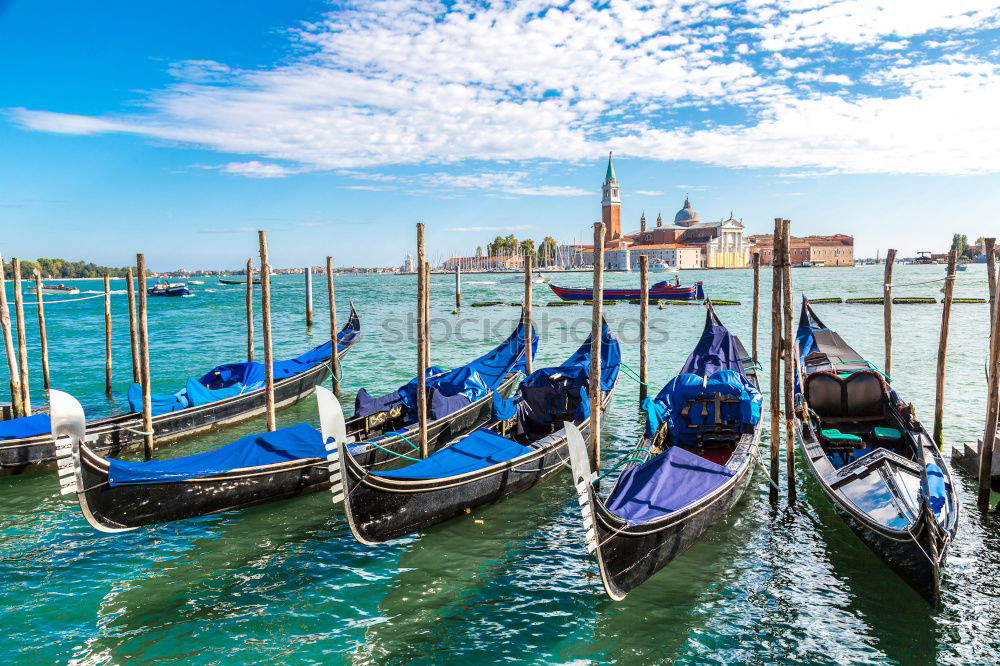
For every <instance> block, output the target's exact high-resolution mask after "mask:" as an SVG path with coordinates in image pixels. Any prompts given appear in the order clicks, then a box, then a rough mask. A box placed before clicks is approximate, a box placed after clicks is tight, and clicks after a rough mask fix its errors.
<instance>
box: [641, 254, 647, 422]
mask: <svg viewBox="0 0 1000 666" xmlns="http://www.w3.org/2000/svg"><path fill="white" fill-rule="evenodd" d="M648 394H649V257H648V256H647V255H645V254H642V255H639V404H640V405H642V401H643V400H645V399H646V396H647V395H648Z"/></svg>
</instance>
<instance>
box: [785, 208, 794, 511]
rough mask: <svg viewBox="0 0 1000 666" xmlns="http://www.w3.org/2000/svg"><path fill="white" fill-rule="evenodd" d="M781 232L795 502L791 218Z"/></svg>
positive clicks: (789, 478) (788, 465)
mask: <svg viewBox="0 0 1000 666" xmlns="http://www.w3.org/2000/svg"><path fill="white" fill-rule="evenodd" d="M781 226H782V235H781V255H782V259H781V263H782V264H783V265H782V268H781V286H782V296H781V306H782V310H783V313H784V314H783V317H782V320H783V322H784V327H783V329H784V332H783V334H782V342H783V343H784V344H783V349H784V356H785V477H786V479H785V483H786V484H788V503H789V504H790V505H791V504H795V386H794V382H793V379H792V378H793V373H794V370H795V367H796V364H797V362H798V361H797V359H796V358H795V350H794V347H793V345H794V343H795V336H794V335H793V334H792V256H791V245H792V234H791V228H792V222H791V220H782V225H781Z"/></svg>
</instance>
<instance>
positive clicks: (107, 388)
mask: <svg viewBox="0 0 1000 666" xmlns="http://www.w3.org/2000/svg"><path fill="white" fill-rule="evenodd" d="M111 366H112V359H111V277H110V276H109V275H108V274H107V273H105V274H104V395H106V396H108V397H109V398H110V397H111Z"/></svg>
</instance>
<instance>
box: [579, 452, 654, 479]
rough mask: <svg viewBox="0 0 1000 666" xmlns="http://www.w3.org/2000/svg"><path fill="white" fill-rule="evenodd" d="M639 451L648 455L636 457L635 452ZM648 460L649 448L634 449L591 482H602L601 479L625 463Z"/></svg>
mask: <svg viewBox="0 0 1000 666" xmlns="http://www.w3.org/2000/svg"><path fill="white" fill-rule="evenodd" d="M639 452H642V453H645V454H646V457H645V458H637V457H635V455H634V454H636V453H639ZM647 460H649V449H632V450H631V451H629V452H628V453H627V454H625V457H624V458H622V459H621V460H619V461H618V463H617V464H616V465H615V466H614V467H612V468H611V469H609V470H605V472H604V473H603V474H601V475H600V476H599V477H597V478H596V479H594V480H593V481H592V482H591V483H598V482H600V481H601V479H603V478H604V477H606V476H607V475H608V474H611V472H614V471H615V470H616V469H618V468H619V467H621V466H622V465H624V464H625V463H628V462H637V463H644V462H646V461H647Z"/></svg>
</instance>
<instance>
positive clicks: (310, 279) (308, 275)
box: [306, 266, 313, 327]
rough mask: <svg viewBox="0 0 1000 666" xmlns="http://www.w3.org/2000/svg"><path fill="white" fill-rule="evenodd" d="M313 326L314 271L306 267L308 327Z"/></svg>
mask: <svg viewBox="0 0 1000 666" xmlns="http://www.w3.org/2000/svg"><path fill="white" fill-rule="evenodd" d="M312 325H313V269H312V267H311V266H306V327H310V326H312Z"/></svg>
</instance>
